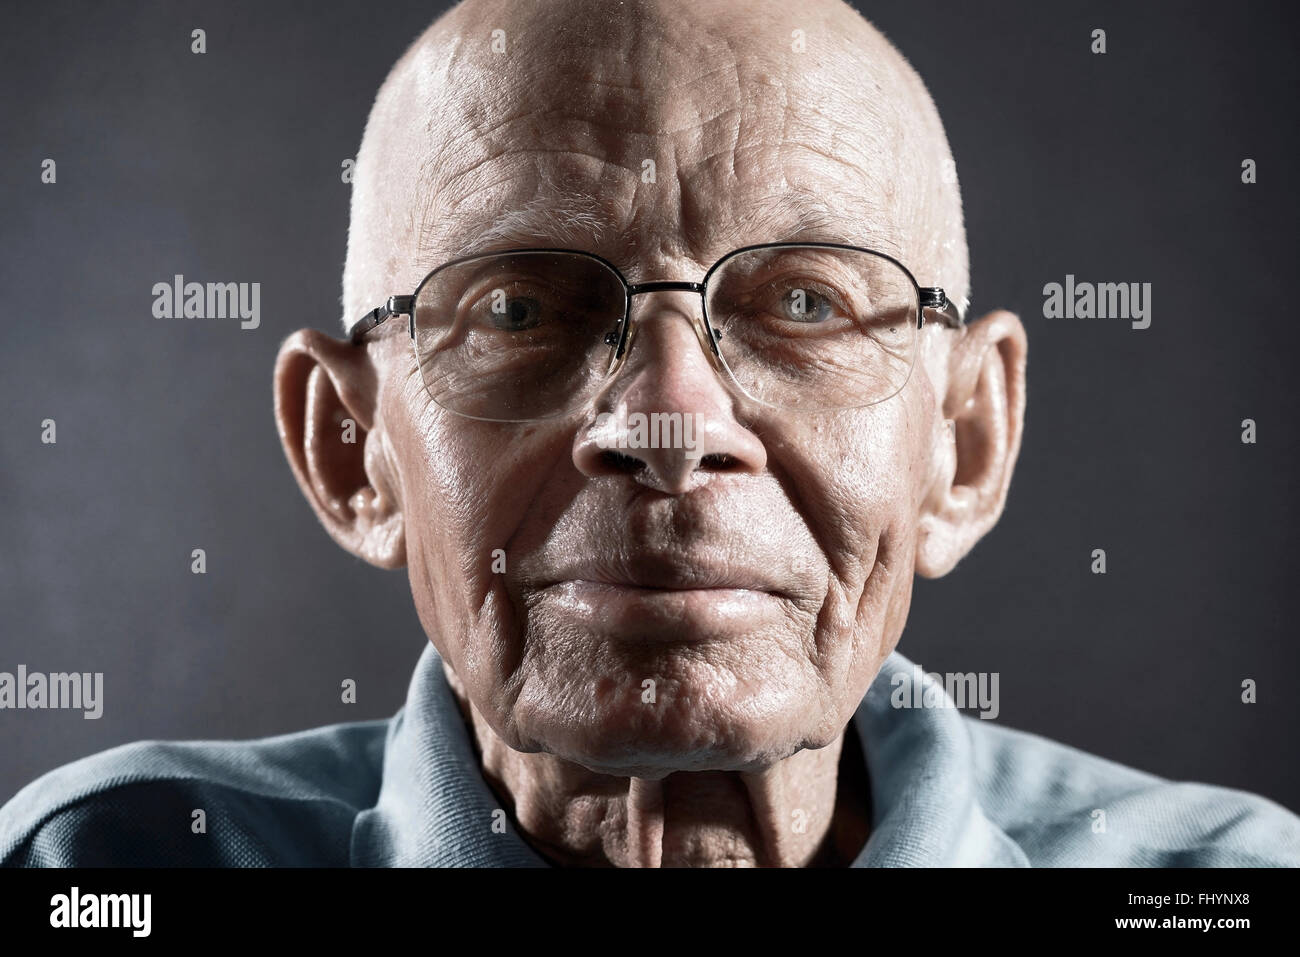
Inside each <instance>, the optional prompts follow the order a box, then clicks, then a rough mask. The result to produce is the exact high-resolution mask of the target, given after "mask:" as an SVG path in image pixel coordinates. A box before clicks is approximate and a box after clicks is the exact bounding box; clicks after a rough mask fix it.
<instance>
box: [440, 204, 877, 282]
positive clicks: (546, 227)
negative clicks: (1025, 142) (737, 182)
mask: <svg viewBox="0 0 1300 957" xmlns="http://www.w3.org/2000/svg"><path fill="white" fill-rule="evenodd" d="M444 222H445V220H444ZM703 231H705V232H706V233H707V237H706V239H705V241H704V242H702V243H701V245H706V246H708V247H709V249H710V251H712V252H713V253H715V258H717V257H720V256H722V255H724V254H726V253H727V252H729V251H731V250H733V249H738V248H740V247H742V246H747V245H751V244H757V243H768V242H782V241H798V240H805V241H808V242H841V243H848V244H850V245H855V246H866V247H868V248H871V249H876V250H879V251H881V252H884V253H888V254H891V255H896V254H897V251H898V248H897V247H898V243H897V240H896V238H895V237H894V232H893V231H892V230H882V229H881V228H880V226H879V217H877V216H875V215H867V216H865V217H864V218H863V219H861V220H854V221H848V220H846V219H845V217H844V216H843V215H842V214H840V213H837V212H836V211H835V210H834V209H832V208H831V206H830V205H829V204H828V203H827V202H826V201H825V200H824V199H822V197H821V196H820V195H819V194H817V193H815V192H814V191H812V190H810V189H806V188H803V187H786V188H785V189H784V190H783V191H782V192H779V193H769V194H767V195H765V196H762V197H759V198H757V199H755V200H751V201H748V202H747V204H746V207H745V210H744V215H743V218H741V219H727V220H726V221H723V222H718V221H714V222H710V223H708V224H706V225H705V226H704V227H703ZM444 232H446V231H445V230H438V229H434V228H430V227H429V224H428V222H427V221H426V223H425V224H424V227H423V228H421V229H420V231H419V235H418V240H417V255H418V256H419V259H420V262H421V263H422V264H424V265H425V266H426V268H429V269H432V268H434V267H435V266H437V265H439V264H440V263H444V262H449V261H451V260H454V259H460V258H462V257H465V256H471V255H474V254H475V253H479V252H491V251H495V250H504V249H512V248H527V247H537V246H542V247H554V248H564V249H581V250H587V251H596V250H600V249H607V248H608V247H609V246H611V245H614V244H615V243H614V241H615V240H616V238H617V233H618V227H617V226H616V225H615V224H614V217H613V215H612V212H611V210H610V208H609V206H608V205H607V204H605V203H603V202H601V200H599V199H598V198H597V197H595V196H592V195H589V194H581V193H569V194H566V195H563V196H560V197H558V198H556V199H554V200H551V199H542V198H536V199H533V200H530V201H529V202H528V203H526V204H524V205H523V206H520V207H518V208H516V209H512V210H508V211H506V212H504V213H501V214H500V215H496V216H492V217H491V218H490V220H488V223H487V225H486V226H485V227H483V228H482V229H478V230H472V231H471V232H470V234H469V235H468V237H467V238H464V239H462V240H461V241H460V242H459V243H457V244H456V245H455V246H453V247H452V248H450V249H448V248H447V247H446V244H445V242H443V241H442V240H443V236H442V235H440V233H444Z"/></svg>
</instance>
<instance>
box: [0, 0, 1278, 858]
mask: <svg viewBox="0 0 1300 957" xmlns="http://www.w3.org/2000/svg"><path fill="white" fill-rule="evenodd" d="M950 170H951V160H950V154H949V150H948V146H947V143H946V140H945V137H944V132H943V128H942V126H941V124H940V121H939V117H938V115H937V113H936V111H935V108H934V105H933V104H932V102H931V100H930V98H929V96H928V95H927V93H926V91H925V88H924V86H923V85H922V83H921V81H920V79H919V78H918V77H917V75H916V73H915V72H914V71H913V70H912V69H911V67H910V66H909V65H908V64H907V63H906V61H904V59H903V58H902V57H901V56H900V55H899V54H898V52H897V51H895V50H894V49H893V48H892V47H891V46H890V45H889V44H888V43H887V42H886V41H885V40H884V39H883V38H882V37H881V36H880V35H879V34H878V33H877V32H876V31H874V30H873V29H872V28H871V27H870V26H869V25H868V24H867V23H866V22H865V21H863V20H862V19H861V18H860V17H859V16H858V15H857V14H856V13H855V12H854V11H853V10H851V9H850V8H849V7H847V6H845V5H844V4H842V3H840V2H839V0H816V2H804V3H798V4H789V3H777V2H765V3H757V4H756V3H743V4H742V3H739V2H738V0H694V2H691V3H684V2H669V0H659V2H654V0H645V2H640V0H636V2H633V0H627V2H623V3H619V4H613V3H607V2H592V0H552V2H548V3H511V2H508V0H471V2H467V3H463V4H461V5H459V6H457V7H456V8H455V9H454V10H452V11H451V12H450V13H448V14H447V15H446V16H444V17H443V18H442V19H440V20H439V21H438V22H437V23H435V24H434V26H433V27H432V28H431V29H430V30H429V31H428V32H427V33H426V34H425V35H424V36H422V37H421V38H420V39H419V40H418V41H417V42H416V44H415V45H414V46H413V47H412V48H411V49H410V50H409V51H408V52H407V53H406V55H405V56H403V57H402V59H401V60H400V61H399V62H398V64H397V65H396V67H395V68H394V69H393V71H392V73H391V74H390V76H389V77H388V79H387V81H386V82H385V83H384V85H383V88H382V89H381V91H380V93H379V96H378V98H377V100H376V102H375V106H374V109H373V112H372V113H371V116H370V120H369V123H368V124H367V127H366V131H365V137H364V140H363V143H362V147H361V151H360V155H359V158H358V164H357V176H356V181H355V186H354V195H353V208H352V227H351V232H350V234H349V242H348V256H347V265H346V270H345V273H344V300H345V305H346V308H347V311H348V320H349V321H348V326H349V327H350V328H351V332H352V335H351V336H350V341H340V340H336V339H334V338H332V337H330V336H326V335H324V334H322V333H319V332H315V331H310V330H304V331H302V332H299V333H297V334H296V335H294V336H292V337H291V338H290V339H289V340H288V341H287V342H286V343H285V344H284V346H283V348H282V350H281V353H280V357H279V362H278V364H277V367H276V373H275V397H276V403H275V404H276V415H277V420H278V423H279V429H280V434H281V436H282V438H283V442H284V446H285V450H286V452H287V455H288V458H289V463H290V465H291V466H292V468H293V471H294V474H295V475H296V476H297V478H298V481H299V483H300V485H301V487H302V490H303V492H304V494H305V495H306V497H307V499H308V501H309V502H310V503H311V505H312V507H313V508H314V509H315V511H316V513H317V515H318V516H319V517H320V520H321V522H322V523H323V524H324V525H325V527H326V529H327V530H328V531H329V533H330V534H331V535H332V536H333V537H334V538H335V539H336V540H337V541H338V542H339V544H341V545H342V546H343V547H344V548H346V549H348V550H349V551H350V552H352V553H354V554H356V555H358V556H360V557H362V558H364V559H365V560H366V561H368V562H370V563H372V564H374V565H377V566H380V567H382V568H400V567H402V566H405V567H406V568H407V569H408V573H409V576H410V583H411V590H412V593H413V596H414V599H415V603H416V607H417V609H418V611H419V616H420V620H421V621H422V623H423V625H424V628H425V630H426V632H427V634H428V637H429V640H430V642H431V645H430V647H428V648H426V651H425V653H424V655H423V657H422V658H421V660H420V662H419V665H418V667H417V669H416V673H415V675H414V678H413V680H412V682H411V687H410V694H409V697H408V700H407V702H406V705H405V707H404V708H403V709H402V711H401V712H399V713H398V715H397V716H396V717H394V718H393V719H392V720H391V721H384V722H369V723H359V724H352V725H340V726H335V727H331V728H324V729H319V730H314V731H309V732H304V733H300V734H294V735H289V736H285V737H279V738H273V739H269V740H263V741H254V742H239V743H232V742H226V743H158V742H149V743H143V744H136V745H129V746H126V747H124V748H118V749H115V750H113V751H110V752H106V753H105V754H102V755H98V756H95V757H92V758H88V759H85V760H83V761H81V762H78V763H76V764H73V765H70V766H68V767H66V768H63V769H60V770H58V771H56V772H53V773H51V774H49V775H47V776H46V777H44V778H42V779H41V780H39V781H38V782H36V783H35V784H33V785H31V786H30V787H29V788H27V789H25V790H24V791H23V792H21V793H20V794H19V795H18V796H17V797H16V798H15V799H14V800H13V801H12V802H11V803H10V804H9V805H8V806H7V807H6V808H5V809H4V812H3V814H2V815H0V855H3V859H4V861H5V862H6V863H20V864H24V863H25V864H72V863H95V864H97V863H130V864H138V863H144V864H164V863H208V864H330V865H340V864H342V865H347V864H352V865H391V864H395V865H422V864H434V865H437V864H466V865H485V864H499V865H538V864H546V863H550V864H556V865H610V864H613V865H620V866H671V865H782V866H843V865H890V864H971V865H1068V864H1117V865H1169V864H1200V865H1257V864H1295V863H1297V862H1300V820H1297V819H1296V818H1295V817H1294V816H1292V815H1291V814H1289V813H1288V812H1286V811H1284V810H1283V809H1282V808H1280V807H1278V806H1277V805H1275V804H1272V803H1271V802H1269V801H1266V800H1264V799H1262V798H1258V797H1255V796H1251V795H1248V794H1243V793H1241V792H1236V791H1229V790H1225V789H1220V788H1213V787H1207V786H1201V785H1195V784H1183V785H1176V784H1171V783H1168V782H1165V781H1162V780H1160V779H1158V778H1155V777H1152V776H1150V775H1148V774H1145V773H1142V772H1139V771H1135V770H1130V769H1127V768H1124V767H1121V766H1118V765H1116V764H1113V763H1110V762H1107V761H1105V760H1102V759H1100V758H1096V757H1092V756H1089V755H1086V754H1082V753H1080V752H1078V751H1075V750H1072V749H1070V748H1067V747H1064V746H1061V745H1057V744H1054V743H1052V742H1049V741H1046V740H1044V739H1041V738H1038V737H1034V736H1032V735H1028V734H1025V733H1021V732H1016V731H1011V730H1007V729H1005V728H1001V727H997V726H996V725H994V724H993V723H992V722H986V721H979V720H975V719H973V718H970V717H963V716H961V714H960V713H959V712H958V711H956V710H953V709H952V708H951V704H952V702H951V701H950V700H948V699H947V697H946V696H945V694H944V692H943V691H942V689H939V688H936V687H934V686H932V685H927V686H925V687H920V686H917V687H915V688H910V690H909V682H912V681H915V680H918V679H917V678H916V677H915V676H914V674H913V669H912V666H911V665H910V664H909V663H908V662H907V661H906V660H905V659H904V658H903V657H902V656H901V655H899V654H898V653H897V652H895V651H894V648H895V646H896V644H897V643H898V641H899V638H900V636H901V634H902V631H903V627H904V623H905V621H906V618H907V613H908V608H909V603H910V600H911V591H912V576H913V574H914V573H915V574H920V575H924V576H940V575H943V574H945V573H946V572H947V571H948V570H949V569H951V568H952V567H953V565H954V564H955V563H956V562H957V561H959V560H960V559H961V558H962V557H963V556H964V555H965V554H966V553H967V552H968V551H969V550H970V549H971V547H972V546H973V545H974V544H975V542H976V541H977V540H978V539H979V538H980V537H981V536H982V535H983V534H984V533H985V532H986V531H988V529H989V528H990V527H991V526H992V525H993V524H994V522H995V521H996V520H997V518H998V516H999V514H1000V513H1001V510H1002V508H1003V504H1004V502H1005V499H1006V495H1007V490H1008V485H1009V483H1010V479H1011V474H1012V470H1013V466H1014V464H1015V460H1016V456H1017V452H1018V449H1019V445H1020V437H1021V425H1022V418H1023V414H1024V405H1025V355H1026V344H1025V333H1024V330H1023V328H1022V327H1021V324H1020V322H1019V321H1018V319H1017V318H1016V317H1015V316H1013V315H1011V314H1009V313H1007V312H1000V311H999V312H992V313H989V314H987V315H984V316H982V317H980V318H978V319H974V318H973V317H966V316H965V315H964V305H965V301H966V294H967V284H968V266H967V251H966V240H965V236H964V231H963V226H962V217H961V206H960V199H959V195H958V189H957V186H956V183H955V178H954V177H952V176H950V175H945V172H946V171H950ZM357 317H362V318H361V319H360V321H356V322H355V323H354V322H353V321H354V320H356V319H357ZM968 318H969V321H968ZM646 423H649V427H648V428H647V427H646ZM349 428H354V429H355V430H356V435H357V440H356V441H355V442H349V441H345V440H344V437H343V436H344V435H345V433H346V432H347V430H348V429H349ZM435 649H436V650H435ZM900 689H901V690H902V692H903V693H902V694H899V693H898V692H899V691H900ZM900 699H901V700H900ZM909 701H915V702H917V703H920V704H921V705H922V706H921V707H919V708H912V707H898V706H897V705H899V704H900V703H902V704H907V703H908V702H909ZM196 809H203V810H204V812H205V815H206V822H207V823H206V828H207V833H206V835H204V836H195V835H194V834H193V833H192V830H193V828H192V827H191V821H192V819H193V817H194V813H195V810H196ZM1099 814H1100V815H1101V817H1100V818H1099ZM1101 819H1104V821H1105V822H1106V823H1105V826H1101V827H1098V821H1099V820H1101Z"/></svg>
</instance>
